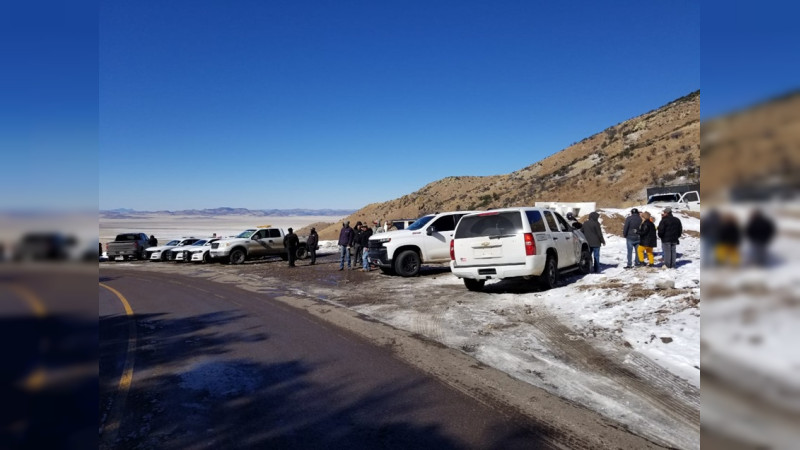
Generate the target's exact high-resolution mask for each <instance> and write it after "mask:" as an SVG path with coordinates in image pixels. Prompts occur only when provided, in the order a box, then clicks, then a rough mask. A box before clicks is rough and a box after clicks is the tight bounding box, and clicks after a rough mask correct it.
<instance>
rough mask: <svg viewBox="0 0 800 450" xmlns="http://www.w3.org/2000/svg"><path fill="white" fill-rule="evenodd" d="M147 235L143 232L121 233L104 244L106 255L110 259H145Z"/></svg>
mask: <svg viewBox="0 0 800 450" xmlns="http://www.w3.org/2000/svg"><path fill="white" fill-rule="evenodd" d="M147 240H148V237H147V235H146V234H145V233H122V234H118V235H117V237H115V238H114V241H113V242H109V243H108V244H106V255H108V259H109V260H111V261H122V260H125V259H145V256H146V255H145V249H146V248H147Z"/></svg>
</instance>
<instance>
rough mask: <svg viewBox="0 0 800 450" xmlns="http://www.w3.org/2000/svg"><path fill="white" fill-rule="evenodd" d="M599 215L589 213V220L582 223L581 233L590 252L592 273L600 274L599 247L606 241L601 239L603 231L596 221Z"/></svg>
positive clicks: (593, 212)
mask: <svg viewBox="0 0 800 450" xmlns="http://www.w3.org/2000/svg"><path fill="white" fill-rule="evenodd" d="M598 218H600V214H598V213H597V211H592V212H591V213H589V219H588V220H587V221H586V222H584V223H583V227H582V228H581V231H583V235H584V236H585V237H586V243H587V244H589V248H590V249H591V251H592V266H593V270H592V271H593V272H594V273H598V272H600V246H601V245H606V240H605V239H604V238H603V229H602V228H601V227H600V222H599V221H598V220H597V219H598Z"/></svg>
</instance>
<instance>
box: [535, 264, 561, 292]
mask: <svg viewBox="0 0 800 450" xmlns="http://www.w3.org/2000/svg"><path fill="white" fill-rule="evenodd" d="M557 283H558V265H557V264H556V259H555V258H554V257H552V256H548V257H547V261H546V262H545V263H544V271H543V272H542V275H541V276H540V277H539V284H541V285H542V287H543V288H544V289H545V290H547V289H553V288H554V287H556V284H557Z"/></svg>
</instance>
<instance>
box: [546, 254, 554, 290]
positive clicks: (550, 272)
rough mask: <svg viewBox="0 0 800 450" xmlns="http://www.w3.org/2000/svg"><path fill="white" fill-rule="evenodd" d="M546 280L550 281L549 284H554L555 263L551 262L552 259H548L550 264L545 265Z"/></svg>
mask: <svg viewBox="0 0 800 450" xmlns="http://www.w3.org/2000/svg"><path fill="white" fill-rule="evenodd" d="M547 281H548V282H549V283H550V286H555V284H556V265H555V264H554V263H553V260H552V259H551V260H550V264H548V265H547Z"/></svg>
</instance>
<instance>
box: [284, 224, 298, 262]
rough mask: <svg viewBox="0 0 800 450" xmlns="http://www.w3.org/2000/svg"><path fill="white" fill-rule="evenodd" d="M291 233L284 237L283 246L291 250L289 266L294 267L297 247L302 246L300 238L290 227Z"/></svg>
mask: <svg viewBox="0 0 800 450" xmlns="http://www.w3.org/2000/svg"><path fill="white" fill-rule="evenodd" d="M288 231H289V234H287V235H286V236H284V238H283V246H284V247H286V251H288V252H289V267H294V261H295V259H296V258H297V247H299V246H300V238H298V237H297V235H296V234H294V230H292V229H291V228H289V229H288Z"/></svg>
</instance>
